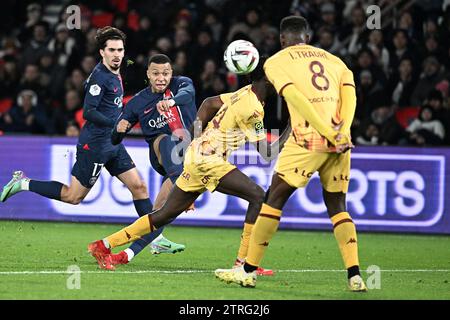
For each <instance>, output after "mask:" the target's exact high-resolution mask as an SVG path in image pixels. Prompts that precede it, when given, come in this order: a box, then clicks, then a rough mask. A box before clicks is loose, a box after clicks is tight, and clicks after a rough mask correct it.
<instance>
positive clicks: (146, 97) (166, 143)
mask: <svg viewBox="0 0 450 320" xmlns="http://www.w3.org/2000/svg"><path fill="white" fill-rule="evenodd" d="M147 77H148V80H149V86H148V87H147V88H145V89H143V90H141V91H140V92H139V93H137V94H136V95H135V96H134V97H133V98H132V99H131V100H130V101H128V103H127V105H126V107H124V111H123V113H122V114H121V115H120V117H119V119H118V121H117V126H116V128H115V129H114V130H113V133H112V135H111V139H112V143H113V144H118V143H120V142H121V141H122V139H123V137H124V136H125V134H126V133H127V132H128V131H129V130H130V129H131V128H132V127H133V126H134V125H135V124H136V123H138V122H139V124H140V126H141V129H142V133H143V135H144V137H145V141H146V142H147V143H148V145H149V156H150V163H151V165H152V167H153V169H155V171H157V172H158V173H159V174H160V175H162V176H163V177H164V178H163V184H162V187H161V191H160V193H159V194H158V197H157V198H156V200H155V205H154V209H158V208H160V207H162V205H163V204H164V202H165V201H166V199H167V196H168V195H169V192H170V190H171V189H172V187H173V185H174V183H175V181H176V180H177V178H178V177H179V176H180V174H181V173H182V171H183V157H182V154H183V146H185V147H187V146H188V145H189V142H190V134H189V131H188V130H189V129H190V127H191V125H192V123H193V121H194V119H195V116H196V113H197V108H196V106H195V89H194V85H193V83H192V80H191V79H190V78H188V77H183V76H175V77H172V66H171V60H170V58H169V57H168V56H166V55H164V54H156V55H154V56H152V57H150V59H149V61H148V68H147ZM183 142H184V143H183ZM191 208H192V207H191ZM151 239H152V234H147V235H145V236H144V237H142V238H141V239H139V240H137V241H135V242H134V243H133V244H132V245H131V246H130V248H128V249H125V250H124V251H121V252H120V253H119V254H112V255H111V257H112V262H113V264H115V265H116V264H126V263H128V262H129V261H131V259H133V257H134V256H135V255H136V254H138V253H139V252H140V251H142V250H143V249H144V248H145V246H147V245H148V244H149V243H150V241H151ZM157 245H158V244H155V243H152V245H151V250H152V252H154V251H155V249H159V250H160V251H163V250H165V248H156V247H157ZM171 249H172V250H176V249H178V248H177V247H173V246H172V248H171Z"/></svg>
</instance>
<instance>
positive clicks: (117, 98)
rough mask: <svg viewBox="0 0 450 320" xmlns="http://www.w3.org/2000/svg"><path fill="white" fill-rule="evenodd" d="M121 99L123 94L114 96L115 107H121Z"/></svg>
mask: <svg viewBox="0 0 450 320" xmlns="http://www.w3.org/2000/svg"><path fill="white" fill-rule="evenodd" d="M122 101H123V96H120V97H116V98H115V99H114V104H115V105H116V106H117V108H122V103H123V102H122Z"/></svg>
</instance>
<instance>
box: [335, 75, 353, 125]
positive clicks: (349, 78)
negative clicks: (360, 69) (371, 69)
mask: <svg viewBox="0 0 450 320" xmlns="http://www.w3.org/2000/svg"><path fill="white" fill-rule="evenodd" d="M340 89H341V90H340V91H341V109H340V110H339V114H340V116H341V119H342V120H343V121H344V124H343V125H342V128H341V130H340V131H341V132H344V133H350V126H351V125H352V122H353V117H354V116H355V110H356V90H355V82H354V80H353V72H351V71H350V70H349V69H346V70H345V71H344V73H343V74H342V77H341V85H340Z"/></svg>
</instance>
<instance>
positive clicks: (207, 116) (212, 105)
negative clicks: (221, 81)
mask: <svg viewBox="0 0 450 320" xmlns="http://www.w3.org/2000/svg"><path fill="white" fill-rule="evenodd" d="M222 105H223V101H222V100H221V99H220V96H214V97H208V98H206V99H205V100H203V102H202V104H201V105H200V108H198V111H197V119H196V120H195V122H197V121H200V122H201V124H202V132H203V130H205V128H206V126H207V125H208V123H209V122H210V121H211V120H212V118H214V116H215V115H216V113H217V111H219V109H220V107H222ZM189 133H190V135H191V137H192V138H194V124H192V125H191V127H190V129H189Z"/></svg>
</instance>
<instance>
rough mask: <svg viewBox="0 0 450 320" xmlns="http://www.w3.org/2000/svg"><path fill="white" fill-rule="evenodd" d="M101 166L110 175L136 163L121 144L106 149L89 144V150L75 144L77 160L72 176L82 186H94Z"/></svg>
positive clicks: (133, 166) (128, 168) (125, 169)
mask: <svg viewBox="0 0 450 320" xmlns="http://www.w3.org/2000/svg"><path fill="white" fill-rule="evenodd" d="M103 167H105V168H106V170H108V172H109V174H110V175H111V176H118V175H119V174H121V173H124V172H126V171H128V170H130V169H133V168H135V167H136V165H135V164H134V162H133V160H132V159H131V157H130V155H129V154H128V152H127V150H125V147H124V146H123V145H122V144H119V145H118V146H117V147H115V148H114V149H112V150H108V151H102V150H101V148H98V149H97V148H96V147H93V146H90V150H85V149H83V147H82V146H80V145H77V161H76V162H75V164H74V166H73V168H72V176H74V177H76V178H77V179H78V181H80V183H81V184H82V185H83V186H84V187H86V188H89V189H90V188H92V187H93V186H94V184H95V182H96V181H97V179H98V177H99V176H100V172H101V170H102V169H103Z"/></svg>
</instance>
